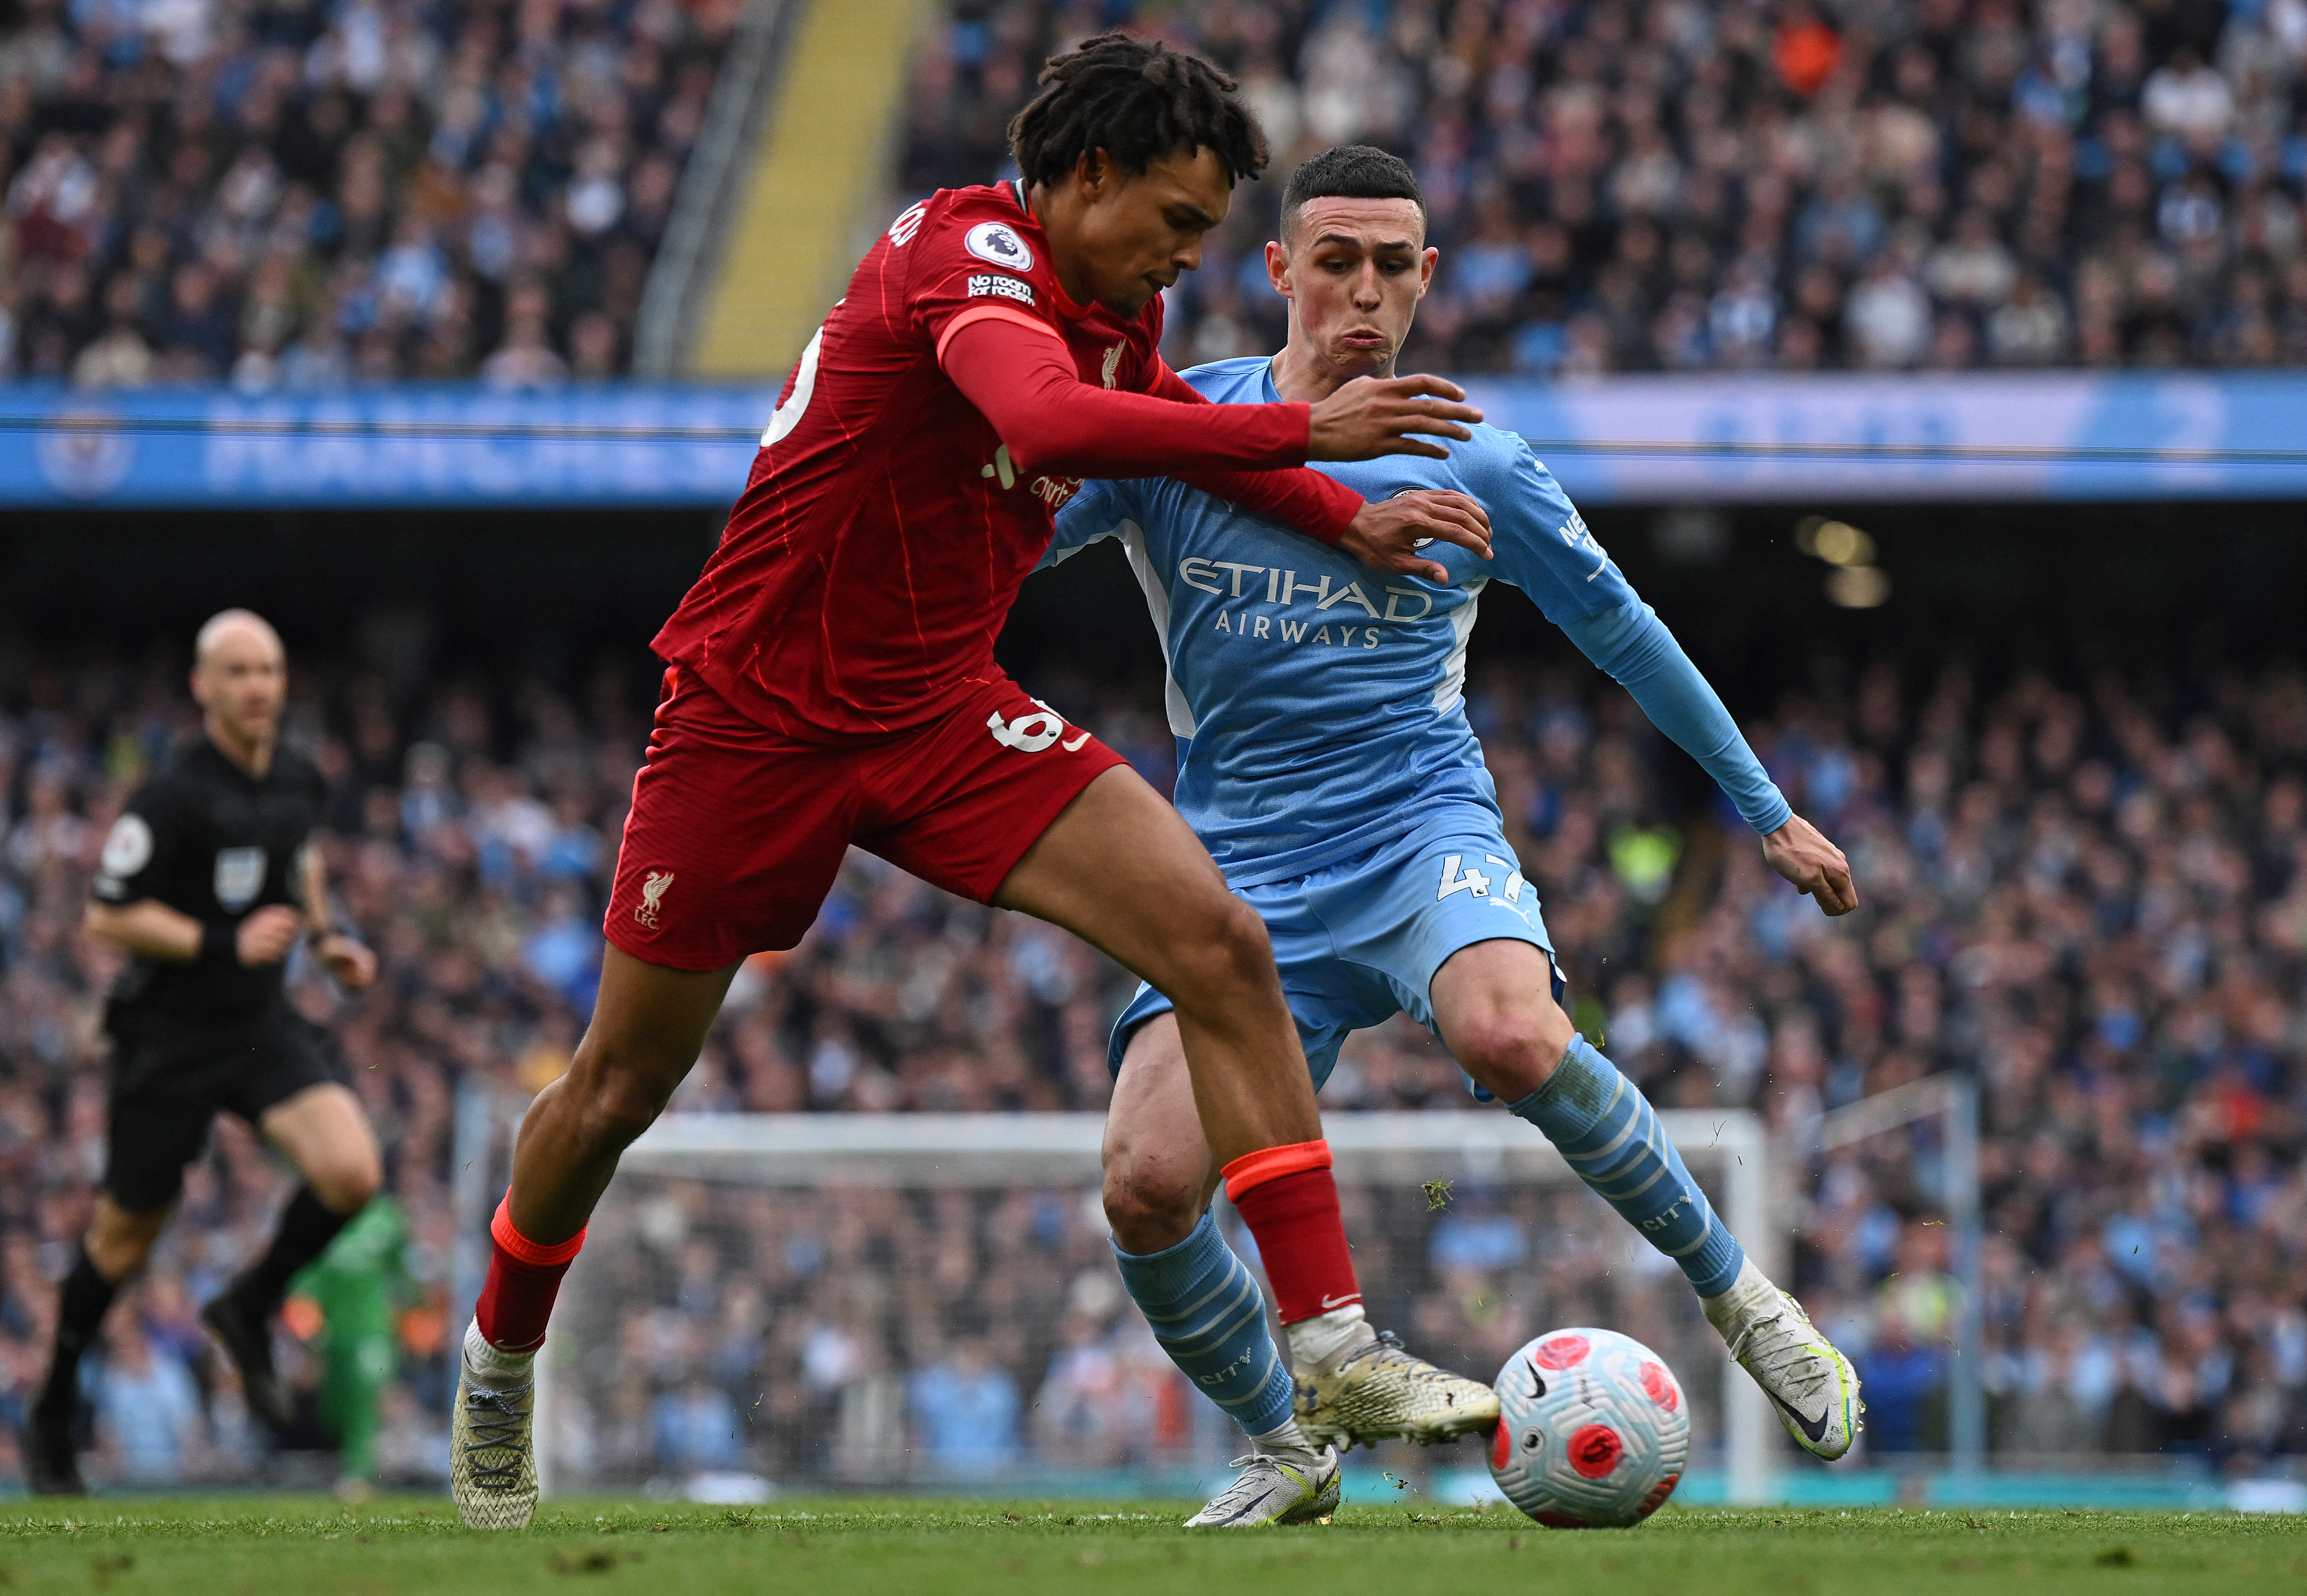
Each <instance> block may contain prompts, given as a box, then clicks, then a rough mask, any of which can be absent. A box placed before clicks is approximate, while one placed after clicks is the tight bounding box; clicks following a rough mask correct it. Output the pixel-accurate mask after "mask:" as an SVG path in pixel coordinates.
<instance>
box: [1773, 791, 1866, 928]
mask: <svg viewBox="0 0 2307 1596" xmlns="http://www.w3.org/2000/svg"><path fill="white" fill-rule="evenodd" d="M1762 858H1764V859H1765V860H1767V861H1769V863H1770V866H1771V869H1773V870H1775V871H1777V872H1778V873H1779V874H1780V875H1783V876H1785V877H1786V878H1787V879H1788V881H1790V882H1792V883H1795V887H1796V890H1797V891H1798V892H1803V893H1804V894H1805V895H1806V896H1808V897H1810V898H1812V899H1814V900H1816V901H1817V903H1818V906H1819V908H1820V909H1823V910H1825V911H1826V912H1827V913H1828V914H1831V915H1847V914H1848V913H1849V912H1850V911H1851V910H1852V909H1857V907H1858V887H1857V883H1854V882H1853V881H1852V880H1851V879H1850V861H1849V860H1848V859H1847V858H1843V856H1842V849H1839V848H1837V847H1836V846H1835V845H1834V844H1833V843H1831V842H1830V841H1827V840H1826V839H1825V837H1824V836H1822V835H1821V834H1820V832H1819V829H1818V828H1817V827H1816V826H1814V825H1813V824H1811V823H1810V822H1809V821H1807V820H1805V819H1804V818H1803V817H1802V816H1801V815H1788V816H1787V824H1784V825H1782V826H1780V828H1779V829H1778V830H1777V831H1775V832H1771V834H1770V835H1769V836H1767V837H1765V838H1763V839H1762Z"/></svg>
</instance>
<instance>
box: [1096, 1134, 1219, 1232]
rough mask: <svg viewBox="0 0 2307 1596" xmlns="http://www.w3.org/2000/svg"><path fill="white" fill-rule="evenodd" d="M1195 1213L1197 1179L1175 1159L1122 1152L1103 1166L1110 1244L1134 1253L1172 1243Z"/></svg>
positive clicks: (1197, 1216) (1197, 1210) (1198, 1196)
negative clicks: (1111, 1230)
mask: <svg viewBox="0 0 2307 1596" xmlns="http://www.w3.org/2000/svg"><path fill="white" fill-rule="evenodd" d="M1200 1218H1201V1182H1199V1181H1197V1180H1196V1179H1195V1178H1194V1175H1193V1173H1192V1172H1191V1171H1189V1170H1188V1169H1187V1168H1186V1167H1185V1166H1184V1165H1183V1163H1182V1162H1181V1161H1179V1160H1177V1159H1168V1158H1162V1157H1158V1156H1143V1155H1137V1154H1132V1153H1128V1152H1123V1153H1121V1154H1119V1156H1113V1157H1110V1158H1109V1159H1108V1160H1107V1161H1106V1166H1105V1220H1106V1223H1107V1224H1108V1225H1111V1226H1112V1227H1113V1240H1114V1243H1115V1244H1116V1245H1117V1246H1119V1248H1120V1249H1121V1250H1123V1251H1124V1252H1134V1253H1138V1254H1140V1255H1143V1254H1145V1253H1149V1252H1160V1251H1162V1250H1163V1249H1165V1248H1170V1247H1174V1246H1176V1245H1177V1244H1178V1243H1179V1242H1182V1241H1184V1240H1185V1239H1186V1237H1187V1236H1188V1235H1189V1234H1191V1233H1192V1232H1193V1228H1194V1225H1195V1223H1196V1221H1197V1220H1199V1219H1200Z"/></svg>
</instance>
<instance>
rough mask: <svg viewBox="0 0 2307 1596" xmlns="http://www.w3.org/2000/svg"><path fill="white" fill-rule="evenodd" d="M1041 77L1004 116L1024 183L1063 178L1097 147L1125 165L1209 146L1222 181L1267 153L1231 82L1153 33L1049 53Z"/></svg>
mask: <svg viewBox="0 0 2307 1596" xmlns="http://www.w3.org/2000/svg"><path fill="white" fill-rule="evenodd" d="M1041 81H1042V92H1041V93H1040V94H1038V95H1036V96H1034V97H1033V104H1031V105H1029V106H1027V107H1025V109H1024V110H1022V111H1020V112H1018V113H1017V115H1016V117H1015V118H1014V119H1013V120H1012V121H1011V122H1010V124H1009V149H1010V152H1011V153H1012V154H1014V155H1015V156H1016V158H1017V170H1018V171H1019V172H1021V173H1023V174H1024V175H1025V181H1026V182H1027V183H1053V184H1054V183H1062V182H1064V181H1065V180H1066V179H1067V178H1068V177H1070V176H1072V175H1073V171H1074V167H1075V166H1076V163H1078V162H1079V161H1080V159H1081V158H1082V157H1083V156H1085V155H1089V154H1092V153H1093V152H1094V151H1097V150H1100V149H1102V150H1104V151H1105V153H1106V154H1107V155H1109V156H1111V158H1113V159H1114V160H1115V161H1116V162H1118V163H1119V164H1120V165H1121V166H1124V167H1127V168H1128V170H1130V171H1132V172H1143V171H1145V169H1146V168H1147V167H1149V166H1152V165H1153V163H1154V162H1155V161H1158V160H1161V159H1162V158H1164V157H1166V156H1169V155H1171V154H1174V153H1175V152H1176V151H1178V150H1179V149H1188V150H1194V149H1214V150H1216V151H1217V155H1218V159H1220V160H1221V161H1223V162H1224V163H1225V168H1226V180H1227V182H1228V183H1239V182H1240V181H1241V180H1242V179H1244V178H1247V177H1256V175H1258V174H1259V173H1260V172H1263V171H1264V170H1265V163H1266V161H1267V160H1268V159H1270V158H1271V157H1270V156H1269V155H1268V153H1267V151H1266V148H1265V130H1264V129H1262V128H1260V127H1259V126H1258V125H1257V117H1256V115H1254V114H1253V113H1252V112H1251V111H1250V108H1249V107H1248V106H1246V105H1244V104H1242V102H1241V100H1240V99H1239V97H1237V96H1236V94H1235V92H1234V88H1235V85H1234V81H1233V80H1232V79H1231V78H1230V77H1228V76H1227V75H1226V74H1225V73H1223V72H1222V71H1220V70H1219V69H1218V68H1217V67H1215V66H1214V65H1212V64H1210V63H1209V62H1207V61H1205V60H1203V59H1202V58H1201V57H1200V56H1199V55H1193V54H1190V53H1189V52H1188V51H1184V50H1173V49H1171V48H1170V47H1168V46H1166V45H1163V44H1162V43H1161V42H1159V41H1158V40H1154V39H1144V38H1131V37H1130V36H1129V35H1128V34H1127V33H1101V34H1099V35H1098V36H1097V37H1096V38H1093V39H1090V40H1088V41H1086V42H1085V43H1084V44H1083V45H1082V47H1081V48H1079V49H1077V50H1075V51H1073V52H1071V53H1070V54H1068V55H1055V56H1052V57H1051V59H1050V64H1048V65H1047V66H1045V67H1043V68H1042V80H1041Z"/></svg>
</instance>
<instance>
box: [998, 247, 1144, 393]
mask: <svg viewBox="0 0 2307 1596" xmlns="http://www.w3.org/2000/svg"><path fill="white" fill-rule="evenodd" d="M969 292H970V295H971V297H972V298H976V297H979V296H981V295H983V294H994V295H997V296H998V297H999V298H1002V299H1014V300H1016V302H1017V303H1019V304H1021V305H1028V306H1030V305H1031V304H1032V303H1033V285H1032V284H1031V283H1028V282H1027V281H1025V278H1023V277H1007V276H1004V275H1003V274H1002V273H1000V272H998V271H981V272H976V273H973V274H972V275H971V277H970V279H969ZM1112 386H1113V384H1112V383H1111V382H1110V381H1109V382H1108V383H1107V384H1106V387H1108V388H1111V387H1112Z"/></svg>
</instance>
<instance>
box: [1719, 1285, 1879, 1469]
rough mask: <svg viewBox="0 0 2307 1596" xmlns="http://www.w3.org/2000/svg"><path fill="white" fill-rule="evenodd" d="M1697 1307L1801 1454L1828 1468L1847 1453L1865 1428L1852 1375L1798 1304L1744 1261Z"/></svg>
mask: <svg viewBox="0 0 2307 1596" xmlns="http://www.w3.org/2000/svg"><path fill="white" fill-rule="evenodd" d="M1699 1306H1700V1307H1701V1308H1703V1309H1704V1310H1706V1319H1707V1322H1708V1323H1709V1324H1711V1325H1712V1326H1713V1327H1714V1328H1715V1329H1716V1330H1717V1331H1718V1332H1719V1333H1720V1335H1721V1336H1722V1339H1723V1340H1724V1342H1726V1343H1727V1344H1728V1345H1729V1348H1730V1355H1731V1357H1733V1358H1734V1359H1736V1360H1737V1362H1738V1366H1739V1367H1740V1368H1742V1369H1744V1370H1745V1371H1746V1372H1747V1373H1748V1374H1751V1375H1753V1376H1754V1383H1755V1384H1756V1385H1758V1386H1760V1387H1762V1394H1763V1395H1766V1396H1768V1397H1769V1398H1770V1399H1771V1406H1772V1407H1774V1408H1776V1409H1778V1411H1779V1422H1780V1423H1781V1424H1784V1425H1785V1426H1786V1427H1787V1433H1788V1435H1790V1436H1792V1437H1794V1438H1795V1440H1796V1443H1797V1445H1799V1446H1800V1447H1802V1449H1803V1450H1804V1451H1805V1452H1808V1453H1811V1454H1813V1455H1815V1456H1819V1457H1823V1458H1825V1459H1826V1460H1827V1461H1828V1462H1830V1463H1831V1462H1832V1461H1834V1459H1836V1458H1838V1457H1840V1456H1841V1455H1843V1454H1844V1453H1846V1452H1848V1451H1849V1450H1850V1443H1851V1442H1852V1441H1853V1440H1855V1439H1857V1436H1858V1432H1859V1431H1860V1430H1863V1429H1865V1413H1866V1404H1865V1403H1863V1402H1861V1401H1859V1400H1858V1371H1857V1370H1855V1369H1853V1368H1852V1367H1851V1366H1850V1360H1849V1359H1848V1358H1846V1357H1844V1356H1843V1355H1842V1354H1841V1353H1840V1352H1838V1351H1836V1350H1835V1346H1834V1344H1833V1343H1832V1342H1831V1341H1829V1340H1828V1339H1827V1338H1826V1337H1825V1336H1822V1335H1820V1334H1819V1333H1818V1327H1816V1326H1815V1325H1814V1324H1812V1323H1811V1322H1810V1315H1809V1314H1807V1313H1805V1312H1804V1311H1803V1307H1802V1304H1801V1303H1799V1302H1796V1301H1795V1300H1794V1298H1792V1297H1790V1296H1788V1294H1787V1293H1785V1292H1782V1291H1780V1289H1779V1288H1778V1287H1777V1286H1775V1285H1773V1284H1771V1279H1770V1276H1767V1275H1765V1274H1763V1273H1762V1270H1760V1269H1758V1268H1756V1267H1754V1259H1747V1260H1746V1262H1745V1265H1744V1266H1743V1267H1741V1268H1740V1269H1739V1271H1738V1278H1737V1280H1735V1281H1734V1282H1732V1283H1731V1286H1730V1289H1729V1290H1728V1291H1727V1292H1724V1293H1722V1294H1721V1295H1720V1296H1719V1297H1703V1298H1701V1299H1700V1300H1699Z"/></svg>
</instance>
